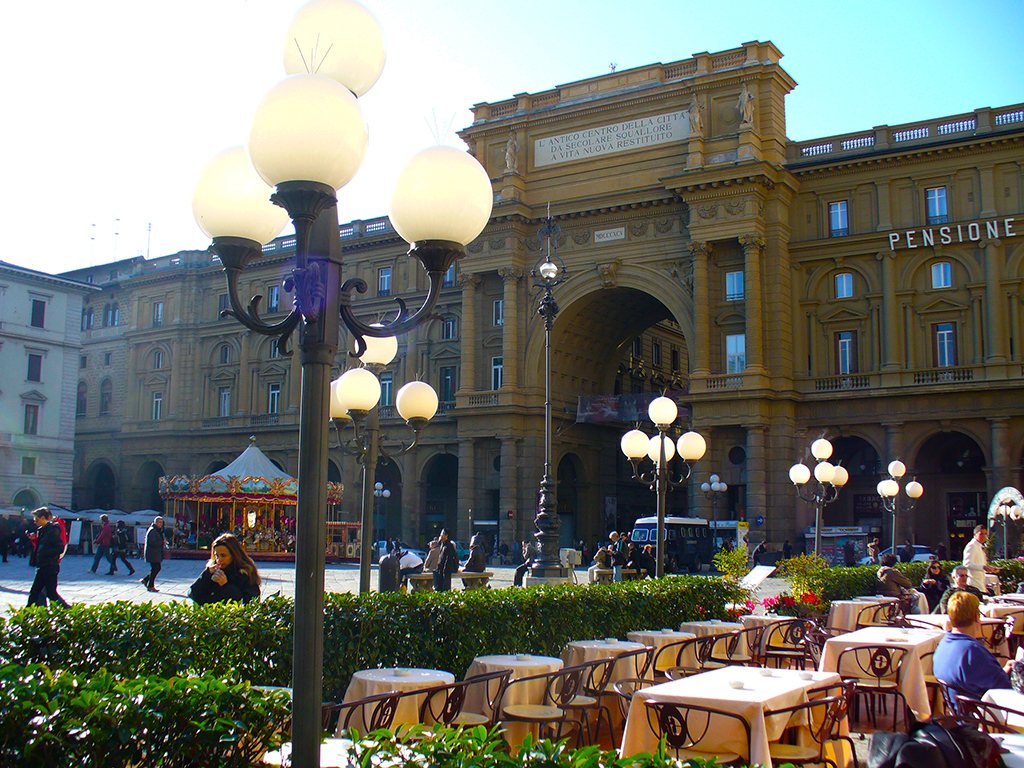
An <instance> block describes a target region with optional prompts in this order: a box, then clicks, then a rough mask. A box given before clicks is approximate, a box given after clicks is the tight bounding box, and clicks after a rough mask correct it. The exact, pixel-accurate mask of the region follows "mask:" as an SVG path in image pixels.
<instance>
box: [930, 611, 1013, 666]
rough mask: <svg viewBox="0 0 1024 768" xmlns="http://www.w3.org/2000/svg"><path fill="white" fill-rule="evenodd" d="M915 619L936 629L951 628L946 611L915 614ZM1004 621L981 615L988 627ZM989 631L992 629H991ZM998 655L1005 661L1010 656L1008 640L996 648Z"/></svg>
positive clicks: (982, 620)
mask: <svg viewBox="0 0 1024 768" xmlns="http://www.w3.org/2000/svg"><path fill="white" fill-rule="evenodd" d="M914 620H915V621H923V622H925V623H927V624H934V625H935V628H936V629H941V630H944V631H946V632H948V631H949V629H950V623H949V615H948V614H945V613H928V614H925V615H924V616H915V617H914ZM1002 623H1003V620H1002V619H990V618H988V617H987V616H982V617H981V624H982V625H984V626H985V627H988V628H991V627H992V626H993V625H996V624H1002ZM989 631H991V629H990V630H989ZM976 637H978V639H979V640H981V639H983V638H982V637H981V636H980V635H976ZM996 655H997V656H1002V657H1003V660H1004V661H1005V660H1006V659H1008V658H1010V644H1009V641H1008V640H1003V642H1002V643H1000V644H999V647H998V648H996ZM1000 663H1002V662H1000Z"/></svg>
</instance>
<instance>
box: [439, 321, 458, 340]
mask: <svg viewBox="0 0 1024 768" xmlns="http://www.w3.org/2000/svg"><path fill="white" fill-rule="evenodd" d="M457 329H458V324H457V323H456V321H455V318H454V317H446V318H445V319H444V320H443V321H442V323H441V338H442V339H454V338H457V337H458V330H457Z"/></svg>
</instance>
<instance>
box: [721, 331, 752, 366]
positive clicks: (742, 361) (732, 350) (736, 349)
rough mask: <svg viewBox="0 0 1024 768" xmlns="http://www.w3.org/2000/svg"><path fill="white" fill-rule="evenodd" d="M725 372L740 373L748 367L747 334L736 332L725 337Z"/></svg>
mask: <svg viewBox="0 0 1024 768" xmlns="http://www.w3.org/2000/svg"><path fill="white" fill-rule="evenodd" d="M725 360H726V365H725V372H726V373H739V372H740V371H742V370H743V369H744V368H746V367H747V337H746V334H742V333H739V334H735V335H731V336H726V337H725Z"/></svg>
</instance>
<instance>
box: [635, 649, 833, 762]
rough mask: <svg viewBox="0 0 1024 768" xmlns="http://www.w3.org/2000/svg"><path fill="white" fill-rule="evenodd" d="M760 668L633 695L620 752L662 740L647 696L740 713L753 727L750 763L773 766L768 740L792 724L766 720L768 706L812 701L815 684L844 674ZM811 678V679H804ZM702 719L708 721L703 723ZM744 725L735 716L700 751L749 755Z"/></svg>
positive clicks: (730, 670)
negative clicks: (809, 698)
mask: <svg viewBox="0 0 1024 768" xmlns="http://www.w3.org/2000/svg"><path fill="white" fill-rule="evenodd" d="M764 671H765V670H760V669H757V668H755V667H723V668H721V669H715V670H712V671H710V672H703V673H701V674H699V675H693V676H691V677H684V678H682V679H681V680H671V681H669V682H667V683H662V684H661V685H653V686H651V687H650V688H641V689H640V690H638V691H636V693H634V694H633V700H632V703H631V704H630V707H629V716H628V717H627V719H626V728H625V730H624V732H623V734H622V745H621V747H620V749H619V754H620V756H622V757H628V756H630V755H635V754H636V753H637V752H654V751H655V750H656V749H657V748H658V738H657V736H656V735H655V734H654V733H653V732H652V730H651V727H650V723H649V722H648V719H647V711H646V710H647V707H646V706H645V704H644V702H645V701H647V700H648V699H652V700H655V701H665V702H671V703H675V704H680V705H686V704H692V705H699V706H703V707H712V708H714V709H719V710H724V711H727V712H735V713H736V714H737V715H740V716H741V717H743V719H744V720H746V721H747V723H748V724H749V725H750V740H751V745H750V761H749V762H750V764H751V765H758V764H760V765H763V766H765V768H771V766H772V759H771V755H770V754H769V752H768V744H769V743H770V742H772V741H777V740H778V739H779V738H780V737H781V736H782V734H783V731H784V730H785V728H786V725H787V723H788V719H787V718H783V717H773V718H768V719H767V720H766V718H765V712H766V711H768V710H775V709H784V708H786V707H792V706H796V705H798V704H802V703H803V702H805V701H807V693H808V691H809V690H810V689H812V688H820V687H824V686H826V685H831V684H839V683H840V682H841V681H840V678H839V675H837V674H835V673H831V672H807V673H803V674H801V672H800V671H797V670H794V669H773V670H769V671H770V672H771V675H770V676H766V675H765V674H763V672H764ZM805 678H807V679H805ZM732 681H742V682H743V687H742V688H733V687H732V686H731V685H730V683H731V682H732ZM702 722H703V721H702ZM745 740H746V734H745V733H744V731H743V728H742V727H741V726H740V725H739V724H738V723H736V722H734V721H732V720H731V719H723V720H722V722H721V725H720V726H719V725H718V724H717V723H716V724H715V727H714V729H713V730H712V740H711V741H707V742H704V743H702V745H701V749H702V750H707V751H709V752H714V750H715V749H718V750H721V752H723V753H725V752H731V753H735V754H739V755H746V754H747V746H746V744H744V741H745Z"/></svg>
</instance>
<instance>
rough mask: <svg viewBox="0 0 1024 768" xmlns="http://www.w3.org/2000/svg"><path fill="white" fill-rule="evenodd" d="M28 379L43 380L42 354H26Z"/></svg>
mask: <svg viewBox="0 0 1024 768" xmlns="http://www.w3.org/2000/svg"><path fill="white" fill-rule="evenodd" d="M27 378H28V380H29V381H42V380H43V356H42V355H34V354H29V356H28V375H27Z"/></svg>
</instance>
